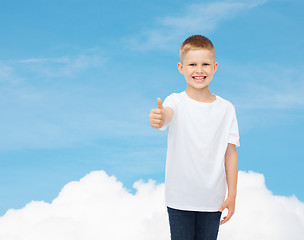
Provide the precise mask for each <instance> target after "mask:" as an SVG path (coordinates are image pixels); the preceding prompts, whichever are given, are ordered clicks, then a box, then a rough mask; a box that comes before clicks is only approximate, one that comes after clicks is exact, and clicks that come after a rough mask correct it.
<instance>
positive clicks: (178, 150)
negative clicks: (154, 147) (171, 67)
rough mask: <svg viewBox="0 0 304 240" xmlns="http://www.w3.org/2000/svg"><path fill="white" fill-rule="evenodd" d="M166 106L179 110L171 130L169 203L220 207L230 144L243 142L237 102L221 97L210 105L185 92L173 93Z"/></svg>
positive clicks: (198, 207) (180, 206)
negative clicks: (240, 133)
mask: <svg viewBox="0 0 304 240" xmlns="http://www.w3.org/2000/svg"><path fill="white" fill-rule="evenodd" d="M163 106H164V107H171V108H172V109H173V110H174V114H173V116H172V120H171V122H170V123H169V133H168V149H167V161H166V180H165V197H166V205H167V206H168V207H171V208H175V209H181V210H191V211H218V210H219V209H220V207H221V206H222V204H223V202H224V200H225V196H226V191H227V190H226V174H225V153H226V149H227V146H228V143H232V144H235V145H236V146H240V143H239V131H238V124H237V119H236V113H235V108H234V106H233V104H232V103H230V102H229V101H227V100H225V99H223V98H221V97H219V96H217V95H216V100H215V101H213V102H211V103H206V102H198V101H195V100H193V99H192V98H190V97H189V96H188V95H187V93H186V92H185V91H184V92H181V93H173V94H171V95H170V96H168V97H167V98H166V99H165V101H164V103H163ZM166 128H167V126H163V127H162V128H161V130H165V129H166Z"/></svg>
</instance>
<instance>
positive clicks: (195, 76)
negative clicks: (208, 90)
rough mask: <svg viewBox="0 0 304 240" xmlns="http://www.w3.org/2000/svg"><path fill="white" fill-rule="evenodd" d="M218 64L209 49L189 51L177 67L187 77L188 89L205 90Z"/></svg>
mask: <svg viewBox="0 0 304 240" xmlns="http://www.w3.org/2000/svg"><path fill="white" fill-rule="evenodd" d="M217 66H218V64H217V63H216V62H215V61H214V55H213V53H212V51H210V50H208V49H197V50H189V51H188V52H187V53H186V54H185V55H184V57H183V62H182V63H178V65H177V67H178V70H179V71H180V73H181V74H183V75H184V76H185V79H186V81H187V88H195V89H203V88H205V87H207V86H208V85H209V83H210V82H211V80H212V78H213V74H214V73H215V72H216V70H217Z"/></svg>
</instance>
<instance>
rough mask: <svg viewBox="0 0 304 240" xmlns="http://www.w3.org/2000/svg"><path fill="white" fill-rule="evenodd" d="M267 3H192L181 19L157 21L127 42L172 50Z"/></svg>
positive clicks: (133, 46)
mask: <svg viewBox="0 0 304 240" xmlns="http://www.w3.org/2000/svg"><path fill="white" fill-rule="evenodd" d="M265 2H266V0H256V1H253V0H235V1H230V0H228V1H216V2H209V3H200V4H192V5H189V6H187V7H186V8H185V10H184V13H181V14H179V15H178V16H165V17H162V18H159V19H157V20H156V22H157V26H155V27H149V28H148V29H143V30H142V32H141V33H140V34H139V35H137V36H129V37H126V38H124V39H123V40H124V41H126V42H127V44H128V46H129V47H130V48H131V49H134V50H141V51H142V50H155V49H161V50H169V49H172V46H177V45H179V44H178V41H180V40H181V39H183V38H184V37H185V36H188V35H189V34H194V33H203V34H205V33H207V32H210V31H212V30H213V29H215V28H216V27H217V25H218V24H220V23H221V22H222V21H224V20H226V19H230V18H233V17H234V16H235V15H236V14H238V13H240V12H242V11H244V10H248V9H251V8H254V7H257V6H259V5H262V4H264V3H265Z"/></svg>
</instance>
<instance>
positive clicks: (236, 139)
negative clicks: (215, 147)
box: [228, 106, 240, 147]
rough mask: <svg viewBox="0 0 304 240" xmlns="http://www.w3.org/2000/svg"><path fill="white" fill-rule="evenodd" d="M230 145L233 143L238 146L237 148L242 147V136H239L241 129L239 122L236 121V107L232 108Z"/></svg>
mask: <svg viewBox="0 0 304 240" xmlns="http://www.w3.org/2000/svg"><path fill="white" fill-rule="evenodd" d="M228 142H229V143H232V144H234V145H236V146H237V147H239V146H240V136H239V128H238V122H237V119H236V113H235V108H234V106H233V107H232V120H231V125H230V130H229V139H228Z"/></svg>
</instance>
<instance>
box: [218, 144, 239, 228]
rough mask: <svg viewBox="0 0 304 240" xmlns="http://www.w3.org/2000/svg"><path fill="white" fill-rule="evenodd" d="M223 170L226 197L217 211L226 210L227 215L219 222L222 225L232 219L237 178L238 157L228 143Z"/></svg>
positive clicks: (234, 149)
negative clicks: (224, 173) (226, 189)
mask: <svg viewBox="0 0 304 240" xmlns="http://www.w3.org/2000/svg"><path fill="white" fill-rule="evenodd" d="M225 169H226V181H227V186H228V197H227V199H226V201H225V202H224V203H223V205H222V207H221V208H220V210H219V211H220V212H223V211H224V209H225V208H227V209H228V214H227V216H226V217H224V219H223V220H222V221H221V224H224V223H225V222H227V221H228V220H229V219H230V218H231V217H232V215H233V214H234V209H235V198H236V190H237V178H238V155H237V150H236V147H235V145H234V144H231V143H228V147H227V150H226V154H225Z"/></svg>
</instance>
